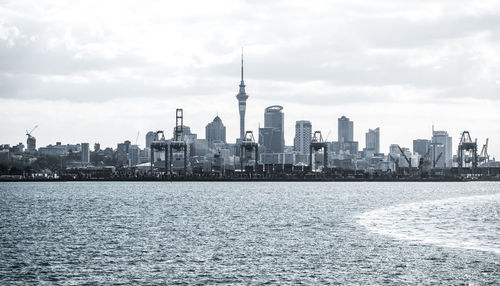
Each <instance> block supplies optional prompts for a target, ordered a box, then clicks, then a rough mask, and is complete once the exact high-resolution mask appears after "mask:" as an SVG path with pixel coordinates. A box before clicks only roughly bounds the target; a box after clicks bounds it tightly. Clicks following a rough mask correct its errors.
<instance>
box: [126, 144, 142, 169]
mask: <svg viewBox="0 0 500 286" xmlns="http://www.w3.org/2000/svg"><path fill="white" fill-rule="evenodd" d="M140 151H141V149H139V146H138V145H130V147H129V149H128V159H129V165H130V166H136V165H137V164H139V157H140Z"/></svg>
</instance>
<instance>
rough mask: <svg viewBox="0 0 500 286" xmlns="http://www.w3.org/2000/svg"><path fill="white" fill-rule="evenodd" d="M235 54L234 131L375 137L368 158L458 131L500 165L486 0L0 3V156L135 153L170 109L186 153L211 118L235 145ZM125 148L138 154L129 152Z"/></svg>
mask: <svg viewBox="0 0 500 286" xmlns="http://www.w3.org/2000/svg"><path fill="white" fill-rule="evenodd" d="M241 47H244V57H245V83H246V85H247V87H246V91H247V93H248V94H249V98H248V100H247V117H246V122H247V125H246V129H247V130H253V131H254V133H255V134H257V133H258V132H257V129H258V126H259V124H260V125H263V121H264V108H265V107H267V106H270V105H282V106H283V107H284V109H283V111H284V114H285V143H286V145H293V137H294V133H295V127H294V126H295V121H296V120H310V121H311V122H312V125H313V130H321V131H322V133H323V137H328V141H333V140H337V119H338V118H339V117H340V116H342V115H345V116H347V117H349V118H350V119H351V120H353V121H354V139H355V140H357V141H359V143H360V147H361V148H362V147H364V146H365V133H366V132H367V131H368V129H369V128H371V129H373V128H376V127H380V130H381V131H380V133H381V135H380V136H381V138H380V140H381V151H382V152H388V148H389V145H390V144H392V143H396V144H399V145H401V146H403V147H410V148H411V147H412V140H413V139H417V138H423V139H425V138H430V137H431V130H432V125H434V128H435V129H436V130H446V131H448V132H449V134H450V135H451V136H452V137H453V150H454V153H455V152H456V147H457V144H458V141H459V137H460V133H461V132H462V131H464V130H468V131H470V133H471V135H472V137H473V138H478V143H479V145H480V146H481V145H482V144H484V141H485V140H486V138H489V141H490V144H489V153H490V154H491V155H493V156H495V155H497V156H498V157H499V158H500V124H499V123H500V1H497V0H492V1H462V0H449V1H448V0H440V1H436V0H432V1H428V0H420V1H409V0H408V1H406V0H380V1H360V0H348V1H341V0H334V1H316V0H311V1H293V0H292V1H290V0H286V1H217V0H216V1H124V0H120V1H93V0H85V1H63V0H62V1H24V0H15V1H5V0H0V122H1V123H0V143H2V144H11V145H14V144H17V143H18V142H23V143H24V144H26V135H25V132H26V130H30V129H31V128H33V126H35V125H38V128H37V129H36V130H35V131H34V132H33V135H34V136H35V137H36V138H37V145H38V146H45V145H48V144H55V142H56V141H61V142H62V143H63V144H67V143H72V144H74V143H80V142H90V143H91V145H93V143H95V142H100V143H101V146H110V147H114V148H116V144H117V143H119V142H123V141H124V140H130V141H131V142H132V143H133V144H135V143H136V142H137V144H139V145H141V146H144V141H145V140H144V136H145V134H146V132H147V131H150V130H154V131H156V130H166V131H167V132H168V133H170V132H172V131H171V130H172V128H173V126H174V125H175V109H176V108H183V109H184V122H185V125H188V126H190V127H191V130H192V132H194V133H197V134H198V138H204V137H205V126H206V124H207V123H209V122H210V121H212V120H213V118H214V117H215V116H216V115H217V114H218V115H219V116H220V117H221V119H222V121H223V122H224V124H225V125H226V128H227V131H226V132H227V140H228V141H229V142H234V141H235V138H236V137H237V136H238V134H239V114H238V106H237V100H236V97H235V96H236V94H237V92H238V84H239V78H240V57H241ZM137 138H138V139H137Z"/></svg>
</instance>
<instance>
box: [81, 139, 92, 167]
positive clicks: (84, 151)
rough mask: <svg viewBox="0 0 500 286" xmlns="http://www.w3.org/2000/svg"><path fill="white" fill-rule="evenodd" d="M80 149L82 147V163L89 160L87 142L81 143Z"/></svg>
mask: <svg viewBox="0 0 500 286" xmlns="http://www.w3.org/2000/svg"><path fill="white" fill-rule="evenodd" d="M81 149H82V163H89V162H90V146H89V143H82V144H81Z"/></svg>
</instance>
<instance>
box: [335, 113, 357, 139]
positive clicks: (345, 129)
mask: <svg viewBox="0 0 500 286" xmlns="http://www.w3.org/2000/svg"><path fill="white" fill-rule="evenodd" d="M353 125H354V123H353V122H352V121H351V120H349V118H347V117H345V116H342V117H340V118H339V119H338V132H339V137H338V141H339V143H340V145H341V146H342V144H343V142H348V141H353V129H354V127H353Z"/></svg>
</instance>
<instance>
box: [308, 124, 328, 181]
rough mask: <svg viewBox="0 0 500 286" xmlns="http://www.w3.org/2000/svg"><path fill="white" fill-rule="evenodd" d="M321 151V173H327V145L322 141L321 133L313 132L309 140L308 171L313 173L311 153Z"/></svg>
mask: <svg viewBox="0 0 500 286" xmlns="http://www.w3.org/2000/svg"><path fill="white" fill-rule="evenodd" d="M321 149H323V172H326V171H327V168H328V145H327V144H326V142H325V141H323V136H321V131H314V134H313V137H312V138H311V144H310V146H309V169H310V170H311V172H312V171H313V160H312V157H313V153H315V152H317V151H319V150H321Z"/></svg>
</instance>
